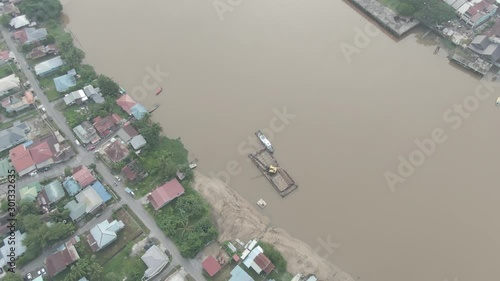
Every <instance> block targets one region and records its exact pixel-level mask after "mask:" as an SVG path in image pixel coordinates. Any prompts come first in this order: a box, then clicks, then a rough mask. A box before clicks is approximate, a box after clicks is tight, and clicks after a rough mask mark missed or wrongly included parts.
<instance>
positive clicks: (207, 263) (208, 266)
mask: <svg viewBox="0 0 500 281" xmlns="http://www.w3.org/2000/svg"><path fill="white" fill-rule="evenodd" d="M201 266H202V267H203V269H204V270H205V271H206V272H207V274H208V275H209V276H210V277H214V275H215V274H217V272H219V270H221V268H222V267H221V265H220V264H219V262H218V261H217V260H216V259H215V257H214V256H208V257H207V258H206V259H205V260H203V262H202V263H201Z"/></svg>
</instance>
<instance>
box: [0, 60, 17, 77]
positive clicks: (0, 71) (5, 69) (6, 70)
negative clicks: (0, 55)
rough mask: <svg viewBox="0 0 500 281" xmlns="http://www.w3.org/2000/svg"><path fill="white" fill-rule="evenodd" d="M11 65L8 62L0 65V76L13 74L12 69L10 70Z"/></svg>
mask: <svg viewBox="0 0 500 281" xmlns="http://www.w3.org/2000/svg"><path fill="white" fill-rule="evenodd" d="M12 67H13V66H12V65H10V63H6V64H4V65H2V66H0V77H5V76H9V75H11V74H13V73H14V71H12ZM14 67H15V66H14Z"/></svg>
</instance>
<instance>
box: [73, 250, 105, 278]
mask: <svg viewBox="0 0 500 281" xmlns="http://www.w3.org/2000/svg"><path fill="white" fill-rule="evenodd" d="M103 273H104V268H103V267H102V266H101V264H100V263H99V262H98V261H97V260H96V259H95V257H93V256H86V257H84V258H82V259H80V260H78V261H77V262H76V263H75V264H74V265H72V266H71V271H70V272H69V274H68V275H66V277H65V278H64V281H78V280H80V279H81V278H83V277H87V278H89V279H90V280H97V281H100V280H107V279H104V278H103Z"/></svg>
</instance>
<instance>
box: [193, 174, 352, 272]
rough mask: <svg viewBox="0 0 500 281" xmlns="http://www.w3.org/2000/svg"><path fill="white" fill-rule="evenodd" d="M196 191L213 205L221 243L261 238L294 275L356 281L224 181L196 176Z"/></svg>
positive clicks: (200, 175)
mask: <svg viewBox="0 0 500 281" xmlns="http://www.w3.org/2000/svg"><path fill="white" fill-rule="evenodd" d="M195 176H196V177H195V184H194V188H195V189H196V190H197V191H198V192H200V193H201V194H202V195H203V197H204V198H205V199H206V200H208V201H209V203H210V204H211V205H212V209H213V210H212V211H213V213H214V217H215V220H216V223H217V227H218V229H219V237H218V240H219V242H221V243H222V242H224V241H228V240H230V241H234V240H235V239H240V240H242V241H244V242H246V241H249V240H250V239H254V238H257V237H260V239H261V240H262V241H264V242H267V243H270V244H272V245H274V247H275V248H276V249H277V250H278V251H280V252H281V253H282V254H283V256H284V257H285V259H286V260H287V262H288V271H289V272H290V273H292V274H297V273H302V274H315V275H316V276H317V277H318V278H319V279H321V280H330V281H353V280H354V278H352V277H351V276H350V275H349V274H347V273H345V272H343V271H342V270H340V269H339V268H338V267H337V266H335V265H333V264H331V263H330V262H329V261H327V260H326V259H324V258H322V257H320V256H319V255H318V254H317V253H316V251H314V249H312V248H311V247H310V246H309V245H308V244H306V243H304V242H302V241H300V240H298V239H295V238H293V237H291V236H290V235H289V234H288V233H287V232H286V231H284V230H283V229H280V228H274V227H270V226H269V223H270V220H269V218H267V217H265V216H264V215H262V214H261V213H259V212H258V211H257V210H256V209H255V208H254V206H253V205H252V204H250V203H249V202H248V201H246V200H245V199H243V198H242V197H241V196H240V195H239V194H238V193H236V192H235V191H234V190H232V189H231V188H229V187H227V186H226V185H225V184H224V183H223V182H222V181H220V180H218V179H212V178H209V177H207V176H204V175H202V174H200V173H198V172H196V173H195Z"/></svg>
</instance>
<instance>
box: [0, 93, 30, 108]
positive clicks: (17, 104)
mask: <svg viewBox="0 0 500 281" xmlns="http://www.w3.org/2000/svg"><path fill="white" fill-rule="evenodd" d="M34 103H35V99H34V97H33V93H32V92H31V91H26V92H24V94H23V95H22V96H21V95H12V96H9V97H7V98H5V99H4V100H3V101H2V107H3V108H5V110H6V111H7V112H9V113H12V112H18V111H21V110H24V109H26V108H29V107H30V106H31V105H32V104H34Z"/></svg>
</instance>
